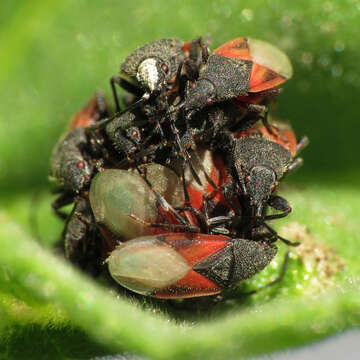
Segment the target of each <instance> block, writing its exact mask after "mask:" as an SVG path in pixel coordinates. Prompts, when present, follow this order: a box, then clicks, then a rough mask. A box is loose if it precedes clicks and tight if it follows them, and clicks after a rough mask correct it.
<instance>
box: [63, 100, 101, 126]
mask: <svg viewBox="0 0 360 360" xmlns="http://www.w3.org/2000/svg"><path fill="white" fill-rule="evenodd" d="M100 116H101V114H100V110H99V103H98V98H97V96H93V97H92V98H91V99H90V101H89V102H88V103H87V104H86V105H85V107H84V108H83V109H82V110H80V111H79V112H78V113H76V114H75V115H74V116H73V117H72V120H71V122H70V126H69V130H73V129H76V128H78V127H87V126H92V125H95V124H96V122H97V121H98V120H99V118H100Z"/></svg>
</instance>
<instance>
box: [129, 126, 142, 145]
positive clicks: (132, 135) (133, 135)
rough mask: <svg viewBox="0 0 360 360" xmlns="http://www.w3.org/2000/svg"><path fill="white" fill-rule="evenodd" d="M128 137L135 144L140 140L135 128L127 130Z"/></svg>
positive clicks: (138, 132) (137, 130)
mask: <svg viewBox="0 0 360 360" xmlns="http://www.w3.org/2000/svg"><path fill="white" fill-rule="evenodd" d="M128 136H129V137H130V138H131V139H133V140H134V141H136V142H138V141H140V138H141V134H140V131H139V129H138V128H136V127H131V128H130V129H129V130H128Z"/></svg>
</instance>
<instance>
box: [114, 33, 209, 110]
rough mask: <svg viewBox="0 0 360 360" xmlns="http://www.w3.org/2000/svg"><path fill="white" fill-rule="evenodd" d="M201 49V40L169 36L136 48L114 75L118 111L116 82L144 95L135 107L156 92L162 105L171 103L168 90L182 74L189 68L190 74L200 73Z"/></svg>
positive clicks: (136, 93) (202, 49) (204, 49)
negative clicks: (118, 74)
mask: <svg viewBox="0 0 360 360" xmlns="http://www.w3.org/2000/svg"><path fill="white" fill-rule="evenodd" d="M200 49H201V51H202V52H205V51H206V48H205V47H204V45H203V44H202V42H201V39H195V40H193V41H190V42H188V43H184V42H183V41H182V40H179V39H176V38H169V39H160V40H156V41H152V42H149V43H147V44H145V45H143V46H141V47H139V48H138V49H136V50H135V51H133V52H132V53H131V54H130V55H129V56H128V57H127V58H126V59H125V61H124V62H123V63H122V64H121V72H120V76H119V77H117V76H114V77H112V78H111V86H112V90H113V94H114V99H115V104H116V110H117V111H118V112H119V111H120V106H119V101H118V98H117V95H116V89H115V84H118V85H120V86H121V87H123V88H124V89H125V90H128V91H130V92H131V93H133V94H135V95H137V96H141V100H140V102H139V103H136V105H135V106H139V104H142V103H144V102H145V101H147V100H149V99H150V96H152V95H154V94H156V95H157V96H158V97H159V99H158V100H160V102H163V104H162V105H163V106H165V107H166V106H168V104H167V103H166V101H167V96H168V95H167V94H166V93H167V92H171V91H172V88H173V87H174V86H175V87H176V86H178V85H179V84H178V82H179V80H180V77H181V75H182V73H183V72H184V71H185V72H186V69H188V72H187V73H188V76H191V77H194V76H197V68H198V67H199V64H198V62H199V61H198V57H199V55H200ZM158 105H160V104H159V101H158Z"/></svg>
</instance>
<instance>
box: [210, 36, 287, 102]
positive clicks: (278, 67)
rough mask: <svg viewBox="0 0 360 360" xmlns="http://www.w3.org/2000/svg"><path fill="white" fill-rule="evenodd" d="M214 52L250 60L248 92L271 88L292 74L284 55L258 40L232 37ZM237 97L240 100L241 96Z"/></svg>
mask: <svg viewBox="0 0 360 360" xmlns="http://www.w3.org/2000/svg"><path fill="white" fill-rule="evenodd" d="M214 54H218V55H221V56H225V57H229V58H234V59H240V60H251V61H252V68H251V74H250V80H249V93H258V92H262V91H266V90H270V89H273V88H275V87H277V86H279V85H281V84H282V83H284V82H285V81H286V80H288V79H289V78H290V77H291V76H292V69H291V65H290V63H289V62H288V60H287V58H286V57H285V55H283V54H282V53H281V52H280V50H278V49H277V48H275V47H274V46H272V45H270V44H268V43H266V42H263V41H260V40H256V39H250V38H243V37H241V38H237V39H233V40H230V41H228V42H226V43H225V44H223V45H221V46H220V47H218V48H217V49H216V50H214ZM280 54H281V56H280ZM238 99H239V100H240V101H241V100H242V99H243V97H239V98H238ZM247 101H248V100H247Z"/></svg>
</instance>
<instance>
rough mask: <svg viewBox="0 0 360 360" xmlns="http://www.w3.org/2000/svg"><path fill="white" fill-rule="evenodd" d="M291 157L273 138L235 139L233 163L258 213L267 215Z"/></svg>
mask: <svg viewBox="0 0 360 360" xmlns="http://www.w3.org/2000/svg"><path fill="white" fill-rule="evenodd" d="M291 160H292V156H291V153H290V151H289V150H287V149H286V148H285V147H283V146H282V145H280V144H278V143H276V142H274V141H271V140H269V139H266V138H262V137H246V138H240V139H237V140H236V141H235V146H234V149H233V164H234V167H235V171H236V175H237V178H238V181H239V183H240V187H241V188H242V191H243V193H244V195H246V196H247V198H248V201H249V205H250V207H251V208H252V209H253V213H254V216H256V217H258V218H261V217H262V216H263V212H264V207H265V205H266V202H267V200H268V199H269V197H270V195H271V193H272V192H273V191H274V190H275V188H276V185H277V183H278V182H279V181H280V180H281V178H282V177H283V175H284V173H285V172H286V170H287V168H288V166H289V165H290V163H291Z"/></svg>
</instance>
